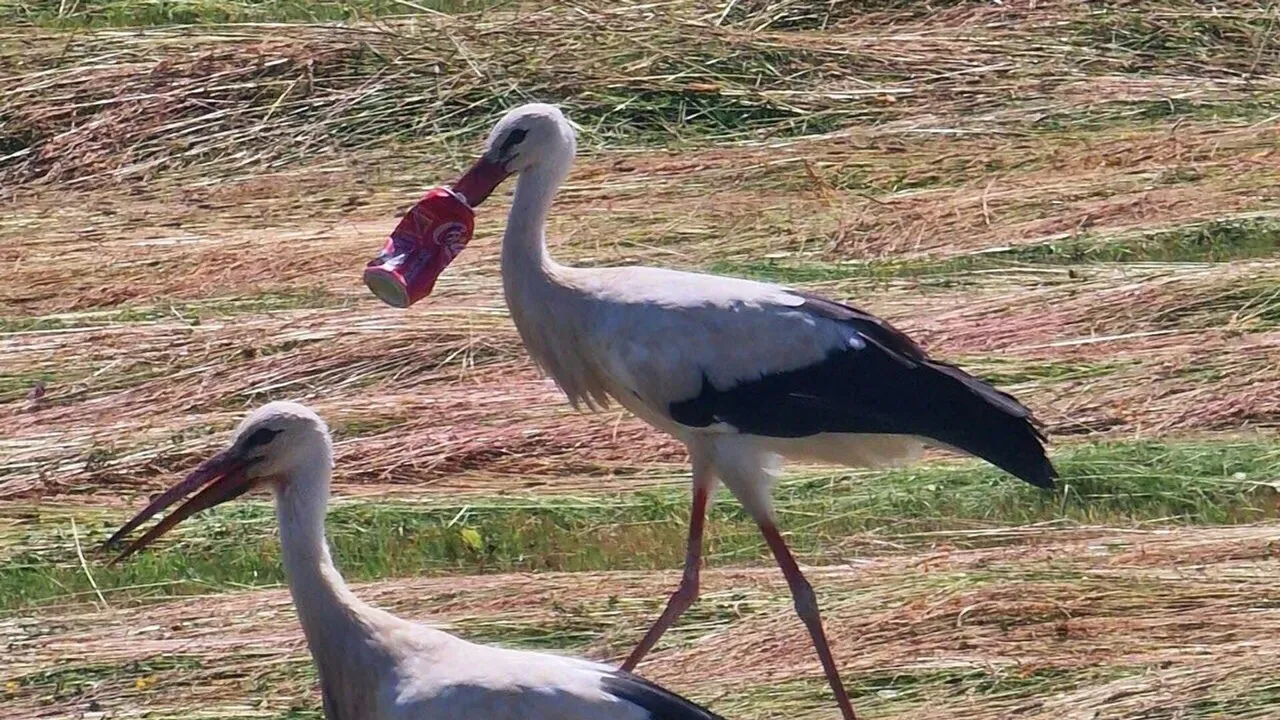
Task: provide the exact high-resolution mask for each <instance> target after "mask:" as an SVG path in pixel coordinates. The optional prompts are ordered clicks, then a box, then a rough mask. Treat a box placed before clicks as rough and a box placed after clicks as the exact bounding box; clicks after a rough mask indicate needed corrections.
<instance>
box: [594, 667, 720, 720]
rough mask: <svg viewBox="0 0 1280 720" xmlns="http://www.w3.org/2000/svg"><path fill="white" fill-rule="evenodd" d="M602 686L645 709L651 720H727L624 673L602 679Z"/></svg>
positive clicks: (613, 674)
mask: <svg viewBox="0 0 1280 720" xmlns="http://www.w3.org/2000/svg"><path fill="white" fill-rule="evenodd" d="M600 686H601V688H603V689H604V691H605V692H606V693H608V694H610V695H612V696H614V697H616V698H618V699H619V700H625V701H627V702H629V703H631V704H632V705H636V706H638V707H641V708H644V710H645V711H647V712H648V713H649V717H650V718H652V720H724V718H722V717H720V716H719V715H716V714H715V713H713V712H711V711H710V710H708V709H706V708H704V707H702V706H701V705H698V704H697V703H695V702H693V701H691V700H686V699H684V698H682V697H680V696H679V695H676V694H675V693H673V692H671V691H670V690H667V689H666V688H663V687H661V686H659V685H656V684H654V683H651V682H649V681H648V680H645V679H644V678H642V677H639V676H637V675H632V674H631V673H627V672H622V671H621V670H618V671H615V672H611V673H609V674H607V675H605V676H604V677H602V678H601V679H600Z"/></svg>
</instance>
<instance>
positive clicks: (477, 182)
mask: <svg viewBox="0 0 1280 720" xmlns="http://www.w3.org/2000/svg"><path fill="white" fill-rule="evenodd" d="M510 176H511V173H510V172H509V171H508V170H507V168H506V166H505V165H503V164H502V163H500V162H495V161H493V160H490V159H488V158H485V157H481V158H480V159H479V160H477V161H476V164H475V165H472V166H471V169H470V170H468V171H466V172H465V173H463V175H462V177H460V178H458V182H457V183H455V184H454V186H453V191H454V192H456V193H458V194H459V195H461V196H462V198H463V199H464V200H466V201H467V204H468V205H470V206H471V207H473V208H474V207H477V206H479V205H480V203H482V202H484V201H485V200H487V199H488V198H489V196H490V195H492V194H493V191H494V190H496V189H497V188H498V186H499V185H501V184H502V181H503V180H506V179H507V178H508V177H510Z"/></svg>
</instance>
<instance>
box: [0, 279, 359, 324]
mask: <svg viewBox="0 0 1280 720" xmlns="http://www.w3.org/2000/svg"><path fill="white" fill-rule="evenodd" d="M351 302H352V299H351V298H347V297H341V296H337V295H331V294H329V293H328V292H325V291H323V290H319V289H314V290H303V291H298V292H283V293H275V292H272V293H263V294H261V295H254V296H249V297H221V298H219V297H214V298H208V299H203V300H175V301H173V302H170V303H163V302H161V303H156V304H152V305H136V306H124V307H116V308H112V309H110V310H95V311H91V312H77V313H59V314H56V315H36V316H21V315H19V316H8V317H0V333H20V332H41V331H52V330H70V329H77V328H96V327H110V326H112V325H124V324H128V323H155V322H170V321H177V322H182V323H185V324H188V325H199V324H200V323H202V322H208V321H212V320H221V319H225V318H232V317H237V316H241V315H253V314H259V313H270V312H287V311H290V310H308V309H317V308H327V307H342V306H344V305H347V304H349V303H351Z"/></svg>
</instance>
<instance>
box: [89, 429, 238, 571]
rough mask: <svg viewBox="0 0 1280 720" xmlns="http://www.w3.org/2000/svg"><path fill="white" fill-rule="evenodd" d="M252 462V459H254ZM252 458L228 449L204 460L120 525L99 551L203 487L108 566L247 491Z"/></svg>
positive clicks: (131, 544)
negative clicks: (181, 524)
mask: <svg viewBox="0 0 1280 720" xmlns="http://www.w3.org/2000/svg"><path fill="white" fill-rule="evenodd" d="M255 459H256V458H255ZM253 462H254V459H247V458H244V457H241V456H240V455H239V454H238V453H236V452H234V451H232V450H229V449H228V450H223V451H222V452H220V453H218V454H217V455H214V456H213V457H211V458H209V459H208V460H206V461H204V462H203V463H201V464H200V466H199V467H197V468H196V469H195V470H193V471H192V472H191V474H190V475H188V476H187V477H186V478H184V479H183V480H182V482H180V483H178V484H177V485H174V486H173V487H171V488H169V489H168V490H166V491H164V493H163V494H162V495H160V497H158V498H156V499H155V500H153V501H151V504H150V505H148V506H146V507H145V508H143V509H142V512H140V513H138V514H137V515H135V516H134V517H133V519H132V520H130V521H129V522H127V523H125V524H124V527H122V528H120V530H119V531H117V532H116V534H115V535H112V536H111V538H110V539H108V540H107V541H106V542H105V543H104V544H103V548H104V549H105V548H108V547H111V546H112V545H115V544H116V543H118V542H119V541H120V540H121V539H123V538H124V536H126V535H128V534H129V533H130V532H132V531H133V530H134V528H136V527H138V526H139V525H141V524H142V523H144V522H146V521H147V520H148V519H149V518H150V517H151V516H152V515H155V514H156V513H158V512H160V511H161V510H164V509H165V508H167V507H169V506H170V505H172V504H174V503H175V502H177V501H178V500H180V499H181V498H182V497H184V496H186V495H190V494H191V493H192V492H194V491H195V490H196V488H199V487H201V486H205V487H204V489H203V490H201V491H200V493H199V494H197V495H196V496H195V497H193V498H191V499H190V500H188V501H187V502H186V503H184V504H183V505H182V506H181V507H179V508H178V509H177V510H174V511H173V513H171V514H170V515H169V516H168V517H166V518H165V519H164V520H161V521H160V522H159V523H157V524H156V526H155V527H153V528H151V529H150V530H148V531H147V532H146V534H144V535H143V536H142V537H140V538H138V539H137V540H134V541H133V542H132V543H130V544H129V546H128V547H126V548H125V549H124V551H123V552H121V553H120V554H119V555H117V556H116V557H115V559H113V560H112V561H111V562H110V563H108V564H109V565H114V564H116V563H118V562H120V561H121V560H123V559H125V558H127V557H129V556H130V555H132V554H134V553H135V552H137V551H139V550H141V549H142V548H144V547H146V546H147V545H149V544H150V543H151V541H153V540H155V539H156V538H158V537H160V536H161V535H164V534H165V533H166V532H169V530H171V529H173V527H174V526H176V525H177V524H178V523H180V522H182V521H183V520H186V519H187V518H189V517H191V516H192V515H195V514H196V513H198V512H200V511H201V510H208V509H209V508H211V507H213V506H214V505H221V504H222V503H224V502H227V501H228V500H234V499H235V498H238V497H240V496H241V495H243V494H245V493H246V492H248V491H249V489H250V488H251V487H252V486H253V484H254V483H253V481H252V480H251V479H250V478H249V477H248V476H247V475H246V474H245V470H246V469H247V468H248V467H249V466H250V465H251V464H253Z"/></svg>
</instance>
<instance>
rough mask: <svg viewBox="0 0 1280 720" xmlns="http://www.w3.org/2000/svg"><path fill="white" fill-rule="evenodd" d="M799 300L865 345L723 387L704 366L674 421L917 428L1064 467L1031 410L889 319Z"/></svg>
mask: <svg viewBox="0 0 1280 720" xmlns="http://www.w3.org/2000/svg"><path fill="white" fill-rule="evenodd" d="M796 294H798V295H800V296H802V297H803V298H804V299H805V303H804V305H803V306H802V307H801V309H803V310H807V311H809V312H811V313H814V314H815V315H818V316H821V317H825V318H827V319H830V320H834V321H836V322H840V323H844V324H846V325H849V326H850V327H851V328H853V329H854V330H856V331H857V333H858V335H859V336H860V337H862V338H863V339H864V340H866V341H867V342H866V344H865V346H864V347H861V348H854V347H847V348H836V349H834V350H832V351H831V352H830V353H829V354H828V355H827V356H826V358H824V359H823V360H822V361H820V362H818V363H815V364H813V365H810V366H807V367H803V368H798V369H796V370H790V371H787V372H779V373H771V374H768V375H764V376H762V377H760V378H758V379H754V380H749V381H746V382H742V383H739V384H738V385H735V386H733V387H731V388H728V389H725V390H721V389H719V388H716V387H715V386H714V385H713V384H712V383H711V381H710V379H709V378H708V377H707V376H706V374H705V373H704V375H703V379H702V388H701V390H700V392H699V393H698V395H696V396H694V397H692V398H689V399H687V400H683V401H680V402H674V403H671V405H670V406H669V410H670V412H671V416H672V418H673V419H674V420H676V421H677V422H679V423H681V424H684V425H687V426H690V427H706V426H708V425H711V424H713V423H717V422H724V423H728V424H730V425H732V426H734V427H735V428H737V429H738V431H739V432H743V433H749V434H752V435H762V436H766V437H807V436H810V435H816V434H818V433H824V432H830V433H868V434H880V433H884V434H897V435H915V436H919V437H924V438H928V439H931V440H934V441H936V442H939V443H943V444H945V445H948V446H950V447H953V448H956V449H959V450H962V451H964V452H967V453H970V454H972V455H976V456H977V457H980V458H983V459H984V460H986V461H988V462H990V463H992V464H993V465H996V466H997V467H999V468H1001V469H1003V470H1005V471H1006V472H1008V473H1010V474H1012V475H1014V476H1016V477H1019V478H1021V479H1023V480H1025V481H1027V482H1029V483H1031V484H1032V485H1035V486H1037V487H1043V488H1052V487H1053V484H1054V483H1053V479H1054V478H1055V477H1056V476H1057V472H1056V471H1055V470H1054V468H1053V465H1052V464H1051V463H1050V462H1049V459H1048V457H1047V456H1046V455H1045V449H1044V444H1043V443H1044V442H1045V437H1044V435H1043V433H1042V432H1041V431H1040V428H1039V427H1038V423H1037V422H1036V420H1035V418H1034V416H1033V415H1032V413H1031V411H1030V410H1029V409H1027V407H1026V406H1024V405H1023V404H1022V403H1020V402H1018V401H1017V400H1016V399H1015V398H1014V397H1013V396H1011V395H1009V394H1007V393H1004V392H1001V391H999V390H997V389H995V388H994V387H991V386H990V385H988V384H987V383H985V382H983V381H982V380H979V379H978V378H976V377H973V376H972V375H969V374H968V373H966V372H964V371H963V370H961V369H960V368H958V367H956V366H954V365H950V364H947V363H943V362H939V361H936V360H933V359H931V358H929V357H928V356H927V355H925V353H924V351H923V350H921V349H920V347H919V346H918V345H916V344H915V342H914V341H912V340H911V338H909V337H907V336H906V335H905V334H904V333H902V332H901V331H899V330H897V329H896V328H894V327H893V326H892V325H890V324H889V323H887V322H885V321H883V320H881V319H879V318H877V317H875V316H874V315H871V314H870V313H866V312H864V311H862V310H859V309H857V308H854V307H850V306H848V305H841V304H839V303H835V302H831V301H830V300H826V299H823V298H819V297H816V296H813V295H808V294H805V293H796Z"/></svg>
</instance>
